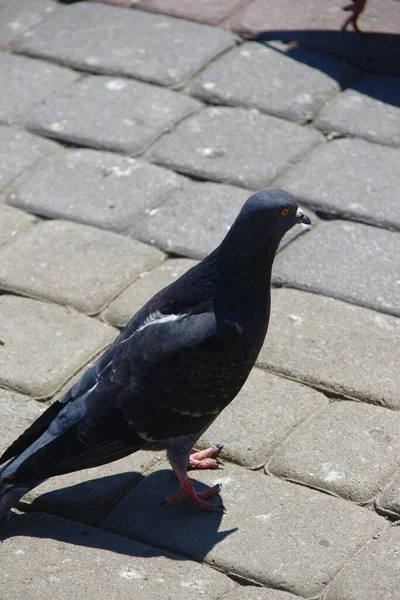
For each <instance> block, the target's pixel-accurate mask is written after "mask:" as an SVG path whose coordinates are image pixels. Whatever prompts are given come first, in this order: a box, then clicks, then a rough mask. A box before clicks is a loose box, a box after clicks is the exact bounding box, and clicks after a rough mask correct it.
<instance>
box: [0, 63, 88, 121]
mask: <svg viewBox="0 0 400 600" xmlns="http://www.w3.org/2000/svg"><path fill="white" fill-rule="evenodd" d="M78 76H79V74H78V73H76V72H74V71H71V70H70V69H66V68H65V67H59V66H57V65H53V64H51V63H46V62H44V61H42V60H35V59H33V58H25V57H23V56H15V54H9V53H8V52H0V88H1V90H2V93H1V95H0V123H5V124H8V125H11V124H14V123H16V122H18V121H21V120H23V119H24V118H25V117H27V116H28V114H29V113H30V112H31V111H32V110H33V109H34V108H36V107H37V106H39V104H41V103H42V102H43V101H44V100H46V99H47V98H49V97H50V96H51V95H52V94H54V93H55V92H57V91H59V90H61V89H62V88H63V87H65V86H66V85H68V84H69V83H71V82H72V81H74V80H75V79H77V78H78Z"/></svg>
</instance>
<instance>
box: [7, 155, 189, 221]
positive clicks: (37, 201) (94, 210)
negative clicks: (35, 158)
mask: <svg viewBox="0 0 400 600" xmlns="http://www.w3.org/2000/svg"><path fill="white" fill-rule="evenodd" d="M184 185H185V179H184V178H183V177H180V176H179V175H177V174H176V173H174V172H173V171H168V170H166V169H163V168H161V167H156V166H154V165H150V164H149V163H147V162H144V161H139V160H136V159H134V158H130V157H123V156H118V155H116V154H114V153H111V152H98V151H95V150H85V149H83V150H82V149H80V150H69V151H67V152H65V153H60V154H58V155H57V156H54V157H51V158H50V159H49V160H47V161H43V163H42V164H41V165H39V167H38V168H37V169H35V170H34V171H33V172H30V173H28V174H27V175H26V176H25V177H23V178H21V179H20V180H19V181H18V183H17V184H16V185H15V186H12V187H11V188H10V189H9V191H8V194H7V202H8V203H9V204H12V205H13V206H18V207H19V208H22V209H24V210H27V211H29V212H33V213H35V214H38V215H42V216H44V217H48V218H60V219H70V220H72V221H80V222H81V223H87V224H88V225H95V226H97V227H102V228H104V229H110V230H112V231H116V232H124V231H126V230H127V229H128V228H129V227H130V226H131V225H132V223H133V222H135V221H136V218H137V216H138V215H139V214H140V213H146V212H149V211H151V210H152V209H155V207H157V206H158V205H159V204H161V203H162V202H163V201H164V200H165V199H166V198H168V197H169V196H170V195H171V194H172V193H173V192H174V191H175V190H179V189H181V188H183V187H184Z"/></svg>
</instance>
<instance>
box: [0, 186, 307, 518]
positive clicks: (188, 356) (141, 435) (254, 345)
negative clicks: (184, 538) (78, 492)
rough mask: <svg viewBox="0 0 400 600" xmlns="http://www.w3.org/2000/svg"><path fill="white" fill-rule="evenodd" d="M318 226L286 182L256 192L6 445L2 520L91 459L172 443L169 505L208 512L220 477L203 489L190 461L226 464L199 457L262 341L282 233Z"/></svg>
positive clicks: (0, 478) (214, 451) (0, 482)
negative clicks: (215, 242)
mask: <svg viewBox="0 0 400 600" xmlns="http://www.w3.org/2000/svg"><path fill="white" fill-rule="evenodd" d="M296 223H305V224H310V220H309V218H308V217H307V216H305V215H304V214H303V212H302V211H301V210H300V209H299V208H298V206H297V203H296V202H295V201H294V199H293V198H292V197H291V196H290V195H289V194H288V193H286V192H284V191H283V190H279V189H275V190H264V191H261V192H257V193H256V194H253V195H252V196H250V198H249V199H248V200H247V202H246V203H245V205H244V206H243V208H242V210H241V211H240V213H239V216H238V217H237V219H236V220H235V222H234V223H233V225H232V227H231V229H230V230H229V232H228V234H227V235H226V237H225V239H224V240H223V242H222V243H221V245H220V246H218V248H217V249H216V250H214V252H212V253H211V254H210V255H209V256H207V257H206V258H205V259H204V260H203V261H202V262H201V263H199V264H198V265H196V266H195V267H193V268H192V269H190V270H189V271H187V273H185V274H184V275H183V276H182V277H181V278H180V279H178V280H176V281H174V282H173V283H171V285H169V286H168V287H166V288H164V289H163V290H161V291H160V292H158V293H157V294H156V295H155V296H154V297H153V298H151V300H149V302H147V304H145V306H144V307H143V308H142V309H141V310H139V312H137V313H136V314H135V315H134V316H133V317H132V319H131V321H130V322H129V324H128V325H127V326H126V327H125V329H124V330H123V331H122V332H121V334H120V335H119V336H118V338H117V339H116V340H115V342H114V343H113V344H112V345H111V346H110V347H109V348H108V349H107V350H106V351H105V352H104V354H103V355H102V356H101V357H100V358H99V359H98V360H97V362H96V363H95V364H94V365H93V366H92V367H91V368H89V369H88V370H87V371H86V372H85V373H84V375H82V377H81V378H80V379H79V380H78V381H77V382H76V383H75V385H73V386H72V387H71V389H70V390H69V391H68V392H67V393H66V394H65V395H64V396H63V397H62V398H60V399H59V400H57V401H56V402H54V403H53V404H52V405H51V406H50V407H49V408H48V409H47V410H46V411H45V412H44V413H43V414H42V415H41V416H40V417H39V418H38V419H37V420H36V421H35V422H34V423H33V424H32V425H31V426H30V427H29V428H28V429H27V430H26V431H25V433H23V434H22V435H21V436H20V437H19V438H18V439H17V440H16V441H15V442H14V443H13V444H11V446H10V447H9V448H8V449H7V450H6V451H5V452H4V454H3V456H2V457H1V459H0V464H1V463H3V462H5V461H9V462H8V463H7V464H6V465H5V466H4V467H3V468H2V470H0V519H2V518H4V517H5V516H7V514H8V513H9V510H10V508H12V507H13V506H14V505H15V504H16V502H18V500H19V498H20V497H21V496H22V495H23V494H25V493H26V492H27V491H28V490H30V489H32V488H33V487H35V486H37V485H39V483H41V482H42V481H44V480H45V479H47V478H49V477H53V476H54V475H61V474H62V473H69V472H71V471H77V470H79V469H85V468H88V467H94V466H97V465H102V464H104V463H108V462H111V461H113V460H116V459H118V458H122V457H123V456H126V455H128V454H131V453H133V452H136V451H137V450H139V449H145V450H160V449H165V450H166V451H167V455H168V458H169V461H170V463H171V466H172V468H173V470H174V472H175V473H176V476H177V478H178V481H179V485H180V487H179V490H178V491H177V492H176V493H175V494H173V495H172V496H170V497H169V498H168V499H167V500H166V502H170V503H172V502H175V501H176V500H177V499H178V498H182V497H183V498H185V499H187V500H190V501H191V502H193V503H194V504H196V505H197V506H199V507H200V508H202V509H205V510H210V511H221V510H223V507H222V506H217V505H215V504H213V503H210V502H207V498H209V497H211V496H213V495H214V494H217V493H218V492H219V490H220V486H218V485H217V486H214V487H213V488H211V489H209V490H208V491H206V492H204V493H202V494H198V493H196V492H195V490H194V487H193V484H192V482H191V481H190V479H189V478H188V476H187V468H188V466H190V467H194V468H217V467H218V463H219V461H218V460H216V456H217V455H218V452H219V451H220V446H219V445H215V446H213V447H211V448H209V449H208V450H205V451H203V452H195V453H194V454H191V450H192V448H193V445H194V444H195V442H196V441H197V440H198V439H199V437H200V436H201V435H202V433H203V432H204V431H205V430H206V429H207V428H208V427H209V426H210V425H211V423H212V422H213V421H214V419H215V418H216V417H217V416H218V415H219V414H220V412H221V411H222V410H223V409H224V408H225V407H226V406H227V405H228V404H229V403H230V402H231V401H232V400H233V398H234V397H235V396H236V394H237V393H238V392H239V390H240V388H241V387H242V386H243V384H244V382H245V381H246V379H247V377H248V375H249V373H250V371H251V369H252V367H253V365H254V362H255V360H256V358H257V355H258V353H259V351H260V349H261V346H262V344H263V342H264V338H265V334H266V332H267V327H268V320H269V313H270V280H271V269H272V263H273V261H274V257H275V253H276V251H277V248H278V245H279V242H280V241H281V239H282V237H283V236H284V234H285V233H286V232H287V231H288V230H289V229H291V227H293V226H294V225H295V224H296Z"/></svg>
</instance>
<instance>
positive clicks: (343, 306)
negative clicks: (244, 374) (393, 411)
mask: <svg viewBox="0 0 400 600" xmlns="http://www.w3.org/2000/svg"><path fill="white" fill-rule="evenodd" d="M399 343H400V319H397V318H396V317H393V316H391V315H382V314H379V313H377V312H376V311H373V310H369V309H367V308H362V307H359V306H354V305H353V304H347V303H345V302H341V301H340V300H335V299H333V298H326V297H324V296H319V295H316V294H310V293H307V292H300V291H297V290H288V289H277V290H273V293H272V311H271V319H270V324H269V331H268V335H267V339H266V343H265V345H264V347H263V349H262V350H261V353H260V356H259V359H258V363H259V364H260V365H262V366H264V367H269V368H271V369H273V370H275V371H278V372H282V373H286V374H288V375H290V376H291V377H294V378H296V379H299V380H300V381H304V382H307V383H311V384H312V385H315V386H319V387H321V388H324V389H328V390H332V391H334V392H337V393H339V394H345V395H349V396H352V397H357V398H362V399H363V400H366V401H368V402H372V403H375V404H382V405H383V406H388V407H392V408H399V406H400V403H399V385H400V376H399V374H398V369H397V366H396V365H397V355H398V348H399Z"/></svg>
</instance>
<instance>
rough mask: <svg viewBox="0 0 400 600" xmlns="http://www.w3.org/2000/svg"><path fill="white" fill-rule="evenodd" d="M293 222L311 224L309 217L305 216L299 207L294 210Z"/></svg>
mask: <svg viewBox="0 0 400 600" xmlns="http://www.w3.org/2000/svg"><path fill="white" fill-rule="evenodd" d="M295 222H296V223H303V224H304V225H311V220H310V217H307V215H305V214H304V213H303V211H302V210H301V208H298V209H297V211H296V215H295Z"/></svg>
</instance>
